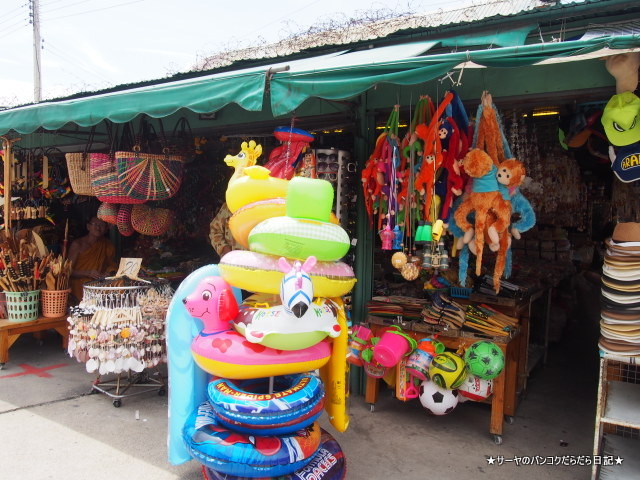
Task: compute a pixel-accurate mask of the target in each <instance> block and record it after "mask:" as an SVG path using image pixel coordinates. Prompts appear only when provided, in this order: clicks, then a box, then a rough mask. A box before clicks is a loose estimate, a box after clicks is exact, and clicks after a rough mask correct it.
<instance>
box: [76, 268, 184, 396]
mask: <svg viewBox="0 0 640 480" xmlns="http://www.w3.org/2000/svg"><path fill="white" fill-rule="evenodd" d="M172 294H173V292H172V291H171V288H170V287H169V285H168V283H167V282H164V281H156V282H154V283H150V282H146V281H139V280H135V281H134V280H131V279H122V278H121V279H114V280H102V281H95V282H89V283H87V284H85V285H84V291H83V300H82V303H81V304H80V306H79V307H78V308H76V309H72V315H71V323H72V328H71V333H72V335H73V337H72V340H71V342H70V346H69V353H70V354H72V355H74V356H75V357H76V358H77V359H78V361H84V362H86V366H87V371H88V372H96V371H97V372H98V376H97V378H96V380H95V381H94V382H93V383H92V389H91V391H92V393H96V392H98V393H103V394H105V395H107V396H109V397H110V398H112V399H113V405H114V406H115V407H120V406H121V405H122V399H123V398H126V397H130V396H134V395H139V394H142V393H148V392H152V391H155V392H157V393H158V394H159V395H164V394H165V393H166V391H167V386H166V383H165V381H164V378H163V376H162V374H161V373H160V371H159V370H158V365H159V364H161V363H165V362H166V346H165V337H164V326H165V325H164V323H165V316H166V311H167V308H168V304H169V301H170V299H171V296H172ZM151 369H155V372H154V374H153V375H152V374H150V373H149V370H151Z"/></svg>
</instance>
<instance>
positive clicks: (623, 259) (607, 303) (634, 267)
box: [598, 222, 640, 355]
mask: <svg viewBox="0 0 640 480" xmlns="http://www.w3.org/2000/svg"><path fill="white" fill-rule="evenodd" d="M605 243H606V246H607V252H606V255H605V257H604V265H603V267H602V311H601V320H600V341H599V342H598V346H599V347H600V350H602V351H604V352H607V353H612V354H615V355H640V223H635V222H629V223H619V224H617V225H616V227H615V230H614V231H613V235H612V236H611V238H608V239H607V240H606V241H605Z"/></svg>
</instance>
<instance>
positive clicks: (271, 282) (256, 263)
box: [218, 250, 356, 297]
mask: <svg viewBox="0 0 640 480" xmlns="http://www.w3.org/2000/svg"><path fill="white" fill-rule="evenodd" d="M279 258H280V257H276V256H273V255H264V254H261V253H256V252H250V251H247V250H233V251H231V252H229V253H227V254H226V255H224V256H223V257H222V258H221V259H220V263H219V264H218V268H219V269H220V275H221V276H222V278H223V279H224V280H225V281H226V282H227V283H228V284H229V285H232V286H234V287H237V288H242V289H244V290H248V291H250V292H258V293H271V294H274V295H275V294H280V283H281V282H282V278H283V277H284V273H283V272H282V271H281V270H280V267H279V266H278V259H279ZM309 273H310V275H311V281H312V282H313V293H314V295H315V296H316V297H341V296H342V295H346V294H347V293H349V292H350V291H351V289H352V288H353V286H354V285H355V283H356V278H355V275H354V273H353V269H352V268H351V267H350V266H349V265H347V264H346V263H344V262H318V263H316V265H315V266H314V267H313V268H312V269H311V272H309Z"/></svg>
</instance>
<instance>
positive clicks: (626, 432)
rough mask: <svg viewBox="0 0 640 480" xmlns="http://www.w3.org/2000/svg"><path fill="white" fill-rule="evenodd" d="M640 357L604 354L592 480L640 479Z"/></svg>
mask: <svg viewBox="0 0 640 480" xmlns="http://www.w3.org/2000/svg"><path fill="white" fill-rule="evenodd" d="M638 451H640V357H638V356H627V357H625V356H617V355H610V354H607V353H602V356H601V359H600V382H599V384H598V406H597V409H596V422H595V436H594V442H593V460H594V462H593V467H592V473H591V478H592V479H593V480H595V479H598V478H603V479H604V478H615V479H617V480H624V479H637V478H640V458H638Z"/></svg>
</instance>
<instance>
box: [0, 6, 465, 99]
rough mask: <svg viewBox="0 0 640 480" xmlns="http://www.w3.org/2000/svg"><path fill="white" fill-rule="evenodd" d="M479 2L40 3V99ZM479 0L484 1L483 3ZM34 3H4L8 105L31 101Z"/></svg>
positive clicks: (1, 37)
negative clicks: (331, 26) (331, 27)
mask: <svg viewBox="0 0 640 480" xmlns="http://www.w3.org/2000/svg"><path fill="white" fill-rule="evenodd" d="M470 2H471V0H388V1H378V0H306V1H305V0H297V1H290V0H272V1H265V0H261V1H257V0H235V1H233V0H232V1H228V0H226V1H220V0H40V31H41V37H42V39H43V42H42V45H43V49H42V50H41V65H42V68H41V71H42V77H41V78H42V90H43V93H42V98H43V99H46V98H55V97H59V96H64V95H70V94H73V93H76V92H80V91H93V90H97V89H101V88H107V87H109V86H113V85H119V84H123V83H129V82H136V81H141V80H150V79H156V78H162V77H165V76H167V75H170V74H173V73H175V72H178V71H188V70H190V69H191V67H192V66H193V65H194V64H195V63H196V62H197V61H198V59H201V58H203V57H205V56H208V55H211V54H212V53H215V52H219V51H221V50H227V49H236V48H239V47H247V46H251V45H252V44H255V43H256V42H260V41H263V42H264V41H265V40H266V41H269V42H272V41H277V40H279V39H282V38H285V37H287V36H290V35H291V34H292V33H298V32H300V31H301V30H303V29H306V28H309V27H310V26H313V25H314V24H316V23H317V22H323V21H327V20H330V19H333V20H335V21H341V20H343V21H346V20H347V19H349V18H352V17H356V18H358V17H361V16H362V15H363V14H365V13H366V12H371V11H386V12H407V11H411V12H423V11H429V10H433V9H439V8H445V9H451V8H456V7H460V6H463V5H465V4H468V3H470ZM476 2H477V0H476ZM29 4H30V0H2V10H1V13H0V106H3V105H4V106H11V105H16V104H22V103H28V102H31V101H33V78H34V75H33V65H34V62H33V28H32V26H31V25H30V24H29Z"/></svg>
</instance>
